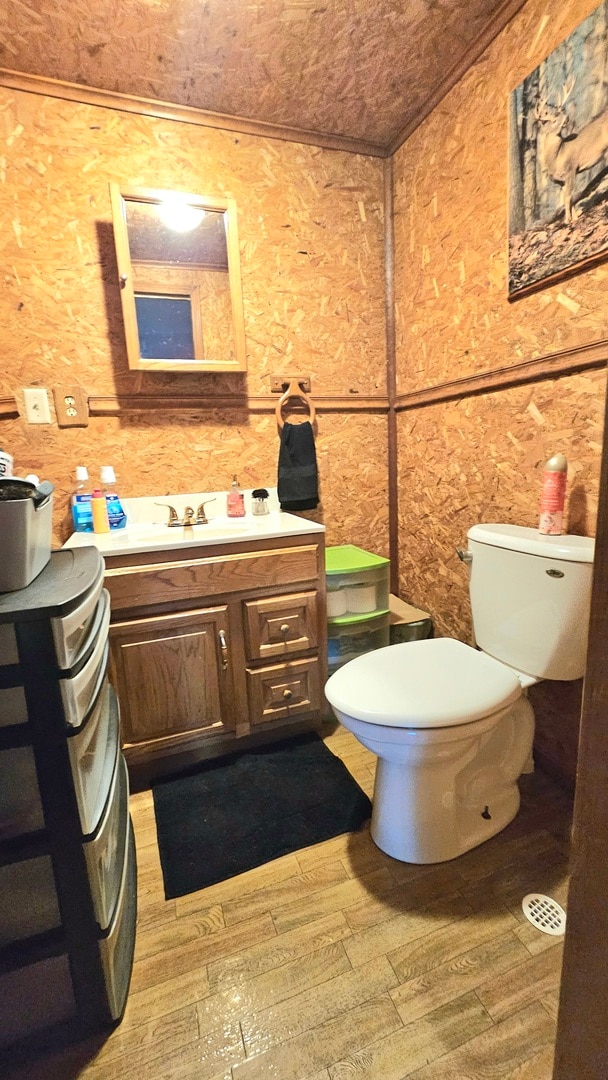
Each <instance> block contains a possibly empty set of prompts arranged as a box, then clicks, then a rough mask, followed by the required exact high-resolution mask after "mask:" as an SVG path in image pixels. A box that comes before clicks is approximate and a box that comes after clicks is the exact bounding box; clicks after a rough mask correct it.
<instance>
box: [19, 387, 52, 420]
mask: <svg viewBox="0 0 608 1080" xmlns="http://www.w3.org/2000/svg"><path fill="white" fill-rule="evenodd" d="M23 404H24V406H25V418H26V420H27V422H28V424H50V423H51V409H50V405H49V396H48V394H47V392H46V390H45V389H44V388H43V387H41V386H26V387H24V390H23Z"/></svg>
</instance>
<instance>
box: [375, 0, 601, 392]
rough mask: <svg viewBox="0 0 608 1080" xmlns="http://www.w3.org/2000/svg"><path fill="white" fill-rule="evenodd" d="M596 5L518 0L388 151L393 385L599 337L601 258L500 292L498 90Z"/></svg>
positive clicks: (502, 219)
mask: <svg viewBox="0 0 608 1080" xmlns="http://www.w3.org/2000/svg"><path fill="white" fill-rule="evenodd" d="M596 6H597V4H596V2H595V0H528V3H527V4H526V6H525V7H524V9H523V11H522V12H521V13H520V14H519V15H516V16H515V18H514V19H513V20H512V21H511V23H509V25H508V26H507V28H506V29H505V30H504V31H503V32H502V34H501V35H500V36H499V37H498V38H497V39H496V40H495V41H494V43H493V44H492V45H491V46H490V48H489V49H488V50H487V51H486V53H485V54H484V55H483V56H482V58H481V59H480V60H479V61H478V63H477V64H475V66H474V67H473V68H472V69H471V70H470V71H469V72H468V73H467V75H466V76H465V77H464V78H463V79H462V80H461V81H460V82H459V83H458V85H457V86H456V87H455V88H454V89H453V90H452V92H451V93H450V94H449V95H448V96H447V97H446V98H445V99H444V100H443V101H442V102H441V104H440V105H439V106H438V107H437V108H436V109H435V110H434V112H433V113H432V114H431V116H430V117H429V118H428V119H427V120H426V121H425V122H424V123H423V124H422V125H421V126H420V127H419V128H418V129H417V131H415V132H414V134H413V135H412V136H411V137H410V138H409V139H408V140H407V142H406V143H405V144H404V146H403V147H402V148H401V150H400V151H399V152H398V153H397V154H396V155H395V158H394V164H395V193H396V197H395V243H396V263H397V300H398V304H397V359H398V389H399V392H400V393H406V392H408V391H412V390H420V389H421V388H422V387H427V386H434V385H435V384H437V383H441V382H445V381H448V380H450V379H455V378H461V377H462V376H465V375H470V374H473V373H479V372H482V371H485V370H487V369H488V368H494V367H498V366H506V365H510V364H515V363H518V362H520V361H522V360H529V359H531V358H533V357H537V356H542V355H545V354H547V353H554V352H557V351H559V350H562V349H566V348H572V347H576V346H578V345H581V344H584V343H586V342H588V341H594V340H597V339H598V338H603V337H605V336H606V317H605V297H606V288H607V287H608V266H606V265H604V266H600V267H598V268H597V269H595V270H593V271H590V272H588V273H584V274H580V275H578V276H576V277H572V278H570V279H569V280H568V281H564V282H562V283H561V284H558V285H555V286H553V287H552V288H547V289H542V290H541V291H539V292H537V293H535V294H534V295H532V296H528V297H523V298H521V299H519V300H517V301H515V302H513V303H511V304H509V303H508V302H507V300H506V294H507V169H508V122H507V121H508V106H509V93H510V91H511V90H513V89H514V88H515V87H516V86H517V85H518V84H519V83H520V82H521V81H522V79H523V78H525V76H526V75H528V74H529V73H530V71H532V70H533V69H534V68H535V67H536V66H537V65H538V64H539V63H540V61H541V60H542V59H543V58H544V57H545V56H547V55H548V54H549V53H550V52H552V50H553V49H554V48H555V47H556V46H557V45H558V44H559V43H560V42H561V41H562V40H563V39H564V38H565V37H567V36H568V35H569V34H570V33H571V31H572V30H573V29H574V27H575V26H577V25H578V23H579V22H581V21H582V19H583V18H584V17H585V16H586V15H588V14H589V13H590V12H591V11H593V10H594V8H595V7H596Z"/></svg>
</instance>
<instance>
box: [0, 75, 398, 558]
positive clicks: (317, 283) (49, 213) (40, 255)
mask: <svg viewBox="0 0 608 1080" xmlns="http://www.w3.org/2000/svg"><path fill="white" fill-rule="evenodd" d="M0 136H1V138H2V142H3V144H4V145H3V156H2V158H1V168H0V215H1V218H2V221H3V230H2V237H1V243H2V249H3V250H2V255H3V268H4V269H3V288H2V291H1V293H0V325H2V327H3V343H2V348H3V358H2V365H1V368H0V396H9V395H11V394H15V395H16V397H17V400H18V401H20V400H21V396H20V395H21V388H22V387H24V386H31V385H35V384H37V385H40V386H45V387H47V388H49V389H50V388H51V387H52V386H54V385H56V384H58V383H68V384H70V383H77V384H79V385H81V386H82V387H83V388H84V389H85V391H86V393H87V394H89V395H96V396H97V395H118V396H119V397H120V396H121V395H137V394H138V393H141V394H147V395H150V394H152V395H154V394H159V393H161V394H162V393H164V394H167V395H168V396H169V399H170V395H173V394H176V395H180V396H183V395H191V394H192V395H197V394H198V395H200V394H207V393H217V394H230V393H232V392H234V393H235V394H238V395H239V398H240V400H241V401H242V398H243V394H246V393H249V394H251V395H260V394H267V393H269V392H270V376H271V375H274V374H283V373H289V372H294V371H295V372H297V373H302V374H308V375H310V376H311V379H312V390H313V397H314V396H315V395H317V396H319V395H332V394H334V395H335V394H340V395H347V394H349V393H351V392H352V393H353V394H357V393H358V394H361V395H365V394H370V393H373V394H382V393H383V392H385V387H386V373H385V372H386V357H385V332H384V263H383V243H384V241H383V229H384V225H383V163H382V161H380V160H378V159H375V158H367V157H363V156H357V155H353V154H347V153H343V152H337V151H332V150H324V149H319V148H317V147H314V146H305V145H301V144H297V143H287V142H280V141H276V140H268V139H263V138H257V137H254V136H250V135H236V134H235V133H233V132H226V131H221V130H213V129H208V128H203V127H198V126H194V125H190V124H186V123H179V122H177V121H169V120H161V119H155V118H150V117H143V116H137V115H131V114H128V113H122V112H119V111H116V110H114V109H106V108H100V107H97V106H91V105H84V104H76V103H72V102H69V101H64V100H59V99H55V98H50V97H49V98H47V97H42V96H39V95H35V94H30V93H26V92H21V91H12V90H7V89H3V88H0ZM112 180H113V181H117V182H118V183H123V184H127V183H129V184H130V185H135V186H142V187H146V186H147V187H150V186H152V187H159V188H171V189H176V190H183V191H195V192H199V193H201V194H211V195H219V196H224V197H232V198H234V199H236V202H237V207H238V227H239V240H240V247H241V272H242V286H243V303H244V310H245V333H246V341H247V353H248V361H249V371H248V373H247V375H246V376H245V375H242V376H239V375H231V374H229V375H219V374H218V375H206V374H203V375H181V374H180V375H174V374H161V373H149V372H130V371H129V369H128V367H127V360H126V352H125V343H124V333H123V325H122V315H121V309H120V297H119V291H118V283H117V272H116V263H115V255H114V242H113V232H112V222H111V210H110V196H109V183H110V181H112ZM0 444H1V445H3V446H5V447H6V448H7V449H10V450H11V451H12V452H13V454H14V456H15V463H16V470H18V471H19V473H20V474H22V475H23V474H24V473H25V472H28V471H30V470H32V469H33V470H34V471H36V472H39V473H40V475H41V476H44V477H45V478H49V479H51V480H53V481H55V483H56V485H57V494H58V497H57V499H56V512H55V534H56V540H57V541H59V540H62V539H64V538H65V536H66V535H67V532H68V531H69V518H68V513H67V498H68V493H69V490H70V487H71V484H72V477H73V470H74V468H75V466H76V465H77V464H86V465H87V466H88V467H89V468H90V469H91V471H92V473H93V476H94V477H96V476H97V475H98V473H97V469H98V466H99V465H101V464H104V463H113V464H114V465H115V468H116V470H117V475H118V477H119V481H120V487H121V490H122V492H123V494H124V495H143V494H149V493H154V492H167V491H171V490H172V491H179V490H186V491H193V490H194V491H196V490H201V489H203V490H205V489H207V490H209V489H211V490H213V489H217V488H219V489H221V488H226V487H227V486H228V485H229V483H230V479H231V476H232V473H233V472H234V471H238V473H239V479H240V481H241V483H242V484H243V485H244V486H245V485H259V484H272V483H274V482H275V481H276V460H277V453H278V437H277V429H276V424H275V422H274V417H273V415H272V413H270V412H269V413H268V414H261V415H260V414H257V415H256V414H249V413H248V412H247V410H246V409H243V408H242V407H238V408H234V409H224V410H216V411H210V412H208V413H205V414H192V415H189V414H187V413H183V412H177V411H175V412H171V411H170V410H169V409H165V410H164V411H162V412H150V411H147V412H135V411H124V412H123V413H122V414H121V415H120V416H119V417H117V418H110V419H99V418H94V417H93V418H92V419H91V422H90V425H89V427H88V428H86V429H71V430H59V429H58V428H57V427H56V425H52V426H51V427H32V426H28V425H27V424H26V423H25V421H24V420H23V419H21V418H19V419H18V420H8V421H4V422H3V423H2V425H1V427H0ZM362 446H365V455H364V466H363V468H361V467H360V465H361V462H360V457H361V456H362V455H361V454H360V451H358V450H357V447H359V448H360V447H362ZM318 453H319V464H320V471H321V479H322V500H323V506H322V508H320V511H319V514H318V515H317V516H318V517H321V518H322V519H323V520H324V521H325V523H326V524H327V526H328V541H329V542H330V543H331V542H344V541H348V542H354V543H359V544H361V545H362V546H365V547H371V548H372V549H373V550H376V551H379V552H380V553H382V554H385V553H386V549H387V544H388V525H387V519H388V508H387V500H386V490H387V477H386V420H385V418H384V417H383V416H382V415H373V414H371V415H368V414H365V413H359V414H356V413H352V414H349V413H345V414H340V413H338V414H329V415H327V414H326V415H323V413H322V411H321V412H319V414H318Z"/></svg>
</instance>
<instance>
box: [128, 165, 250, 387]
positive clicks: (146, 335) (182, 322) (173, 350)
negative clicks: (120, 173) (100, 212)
mask: <svg viewBox="0 0 608 1080" xmlns="http://www.w3.org/2000/svg"><path fill="white" fill-rule="evenodd" d="M110 189H111V195H112V213H113V220H114V239H115V242H116V256H117V262H118V273H119V278H120V287H121V300H122V309H123V316H124V321H125V331H126V339H127V353H128V358H129V367H131V368H139V369H142V368H143V369H146V370H155V371H245V369H246V366H247V365H246V356H245V334H244V327H243V302H242V295H241V281H240V267H239V247H238V236H237V224H236V205H235V203H234V202H233V200H230V199H227V200H221V199H214V198H212V197H210V196H205V195H190V194H186V193H183V192H176V191H159V190H155V189H154V190H153V189H144V188H130V189H125V188H120V187H119V186H118V185H116V184H111V185H110Z"/></svg>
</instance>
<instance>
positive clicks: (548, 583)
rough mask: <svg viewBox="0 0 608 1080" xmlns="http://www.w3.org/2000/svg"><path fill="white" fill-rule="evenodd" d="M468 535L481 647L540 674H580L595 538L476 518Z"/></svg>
mask: <svg viewBox="0 0 608 1080" xmlns="http://www.w3.org/2000/svg"><path fill="white" fill-rule="evenodd" d="M468 540H469V553H470V555H471V556H472V561H471V577H470V584H469V588H470V593H471V609H472V614H473V627H474V630H475V640H476V643H477V645H478V647H479V648H480V649H481V650H482V651H483V652H485V653H488V654H489V655H490V656H493V657H495V658H496V659H497V660H502V661H503V663H505V664H509V665H510V666H511V667H514V668H517V669H518V670H519V671H524V672H526V673H527V674H529V675H533V676H535V677H536V678H540V679H557V680H564V681H565V680H569V679H579V678H581V677H582V676H583V675H584V673H585V660H586V655H587V633H588V628H589V608H590V603H591V579H592V574H593V554H594V546H595V541H594V540H592V539H591V538H590V537H587V536H542V535H541V534H540V533H539V532H538V531H537V530H536V529H528V528H523V527H522V526H518V525H474V526H473V527H472V528H471V529H470V530H469V532H468Z"/></svg>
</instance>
